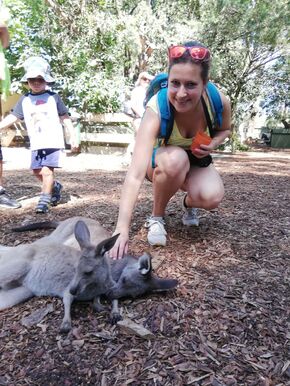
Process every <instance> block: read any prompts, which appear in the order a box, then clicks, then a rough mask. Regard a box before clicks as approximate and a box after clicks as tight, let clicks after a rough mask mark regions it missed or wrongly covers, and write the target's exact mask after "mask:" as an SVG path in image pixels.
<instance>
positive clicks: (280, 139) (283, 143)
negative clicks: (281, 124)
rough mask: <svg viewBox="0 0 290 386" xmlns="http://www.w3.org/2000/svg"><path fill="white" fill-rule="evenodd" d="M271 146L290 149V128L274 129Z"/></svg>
mask: <svg viewBox="0 0 290 386" xmlns="http://www.w3.org/2000/svg"><path fill="white" fill-rule="evenodd" d="M271 147H274V148H282V149H290V130H286V129H285V130H283V129H275V130H272V132H271Z"/></svg>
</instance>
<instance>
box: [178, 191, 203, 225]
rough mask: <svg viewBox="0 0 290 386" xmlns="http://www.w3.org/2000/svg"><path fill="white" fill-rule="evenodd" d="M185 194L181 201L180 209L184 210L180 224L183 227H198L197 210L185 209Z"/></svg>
mask: <svg viewBox="0 0 290 386" xmlns="http://www.w3.org/2000/svg"><path fill="white" fill-rule="evenodd" d="M186 196H187V194H186V195H185V196H184V198H183V200H182V209H183V210H184V214H183V216H182V223H183V225H186V226H188V227H190V226H196V227H198V226H199V218H198V215H197V209H196V208H187V207H186V206H185V199H186Z"/></svg>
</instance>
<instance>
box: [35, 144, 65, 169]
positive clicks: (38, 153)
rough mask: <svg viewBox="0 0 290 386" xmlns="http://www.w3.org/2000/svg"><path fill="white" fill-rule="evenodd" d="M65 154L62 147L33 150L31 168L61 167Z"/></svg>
mask: <svg viewBox="0 0 290 386" xmlns="http://www.w3.org/2000/svg"><path fill="white" fill-rule="evenodd" d="M63 156H64V153H63V150H60V149H40V150H32V152H31V165H30V168H31V169H32V170H34V169H41V168H42V167H43V166H47V167H49V168H61V167H62V163H63Z"/></svg>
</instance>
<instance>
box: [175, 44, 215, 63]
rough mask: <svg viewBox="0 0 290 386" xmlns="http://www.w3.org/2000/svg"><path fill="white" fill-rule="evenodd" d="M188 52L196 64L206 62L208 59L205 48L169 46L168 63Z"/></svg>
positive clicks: (207, 52)
mask: <svg viewBox="0 0 290 386" xmlns="http://www.w3.org/2000/svg"><path fill="white" fill-rule="evenodd" d="M187 51H188V52H189V54H190V56H191V57H192V59H193V60H196V61H198V62H206V61H208V60H209V59H210V53H209V50H208V49H207V48H205V47H196V46H194V47H186V46H182V45H181V46H171V47H169V48H168V57H169V61H172V60H173V59H177V58H181V57H182V56H183V55H184V53H185V52H187Z"/></svg>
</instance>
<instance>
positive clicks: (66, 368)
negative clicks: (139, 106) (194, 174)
mask: <svg viewBox="0 0 290 386" xmlns="http://www.w3.org/2000/svg"><path fill="white" fill-rule="evenodd" d="M76 159H77V158H76ZM79 160H80V159H79ZM84 162H85V161H84ZM99 162H101V161H100V159H99ZM103 162H104V163H103V165H113V161H111V162H108V158H106V159H105V160H103ZM96 163H97V161H96V159H95V158H94V161H92V159H90V160H88V161H87V164H86V167H84V166H80V164H81V163H80V162H78V161H75V160H74V167H72V165H73V162H71V163H70V167H69V168H65V169H64V170H62V171H60V172H59V173H58V177H59V178H60V180H61V181H62V182H63V183H64V186H65V200H64V201H66V202H64V203H62V204H61V205H59V206H58V207H56V208H53V209H52V211H51V212H50V213H49V214H48V215H44V216H43V217H42V218H51V219H65V218H68V217H70V216H74V215H84V216H87V217H92V218H96V219H97V220H99V221H100V222H101V223H102V224H104V226H105V227H106V228H107V229H109V230H111V231H112V230H113V229H114V225H115V221H116V218H117V210H118V200H119V197H120V189H121V184H122V181H123V179H124V176H125V170H124V168H123V167H122V165H121V163H120V162H119V163H118V167H116V166H115V167H114V169H117V170H104V168H105V167H104V166H103V170H99V169H95V168H94V167H93V165H95V164H96ZM215 165H216V167H217V168H218V170H219V171H220V173H221V174H222V177H223V180H224V182H225V187H226V196H225V199H224V201H223V203H222V204H221V206H220V208H219V209H218V211H213V212H205V211H203V212H201V213H200V214H201V225H200V227H199V228H198V229H187V228H185V227H183V226H181V222H180V219H181V215H182V213H181V197H182V196H181V195H180V194H177V195H176V197H174V199H172V201H171V202H170V204H169V206H168V211H167V217H166V222H167V230H168V235H169V241H168V246H167V247H166V248H165V249H162V248H155V249H153V248H150V247H148V245H147V243H146V231H145V229H144V228H143V224H144V220H145V218H146V216H147V215H149V214H150V210H151V205H152V195H151V185H150V184H149V183H148V182H145V183H144V185H143V187H142V190H141V193H140V198H139V201H138V205H137V206H136V210H135V213H134V218H133V222H132V229H131V235H130V236H131V241H132V242H131V245H130V248H131V252H133V253H135V254H140V253H141V252H143V251H144V250H146V249H147V250H149V251H150V252H151V253H152V254H153V255H154V256H155V259H156V260H158V262H159V263H158V264H159V267H158V269H157V272H158V274H159V275H161V276H172V277H175V278H178V279H179V281H180V285H179V287H178V289H177V290H176V292H174V293H172V294H170V295H169V294H168V295H167V296H161V295H154V296H150V297H148V298H142V299H138V300H135V301H133V302H132V301H131V300H124V301H123V302H122V307H123V315H124V316H127V317H129V318H130V319H132V320H134V321H135V322H136V323H139V324H141V325H143V326H144V327H146V328H148V329H149V330H151V331H152V332H153V333H154V338H153V339H150V340H143V339H141V338H140V337H137V336H130V335H128V334H127V333H124V332H123V331H122V330H121V329H120V328H119V327H117V326H111V325H110V324H109V322H108V315H109V314H108V313H106V312H104V313H102V314H100V315H96V314H94V313H93V311H92V309H91V307H90V305H88V304H76V305H75V306H74V311H73V320H74V330H73V331H72V332H71V333H70V334H69V335H68V336H64V335H60V334H59V332H58V328H59V324H60V321H61V319H62V312H63V308H62V304H61V301H60V300H58V299H53V298H39V299H31V300H30V301H28V302H26V303H24V304H22V305H20V306H16V307H14V308H12V309H10V310H6V311H2V312H1V313H0V316H1V320H0V358H1V361H0V385H11V386H12V385H13V386H14V385H45V386H47V385H66V386H70V385H72V386H74V385H102V386H105V385H108V386H111V385H122V386H123V385H134V386H139V385H152V386H153V385H172V386H176V385H180V386H181V385H212V386H224V385H238V386H243V385H245V386H249V385H253V386H256V385H261V386H278V385H280V386H282V385H289V384H290V357H289V350H290V344H289V341H290V322H289V316H290V315H289V314H290V301H289V296H290V295H289V294H290V288H289V287H290V266H289V261H290V244H289V240H290V193H289V192H290V173H289V172H290V156H289V153H288V152H275V153H254V154H251V153H243V154H239V155H235V156H226V157H219V158H216V159H215ZM93 169H94V170H93ZM5 176H6V179H7V187H8V190H10V191H13V192H15V194H14V196H16V197H17V198H20V197H22V198H23V200H24V201H23V202H24V207H23V208H22V209H20V210H12V211H11V210H9V211H7V210H2V211H0V216H1V224H0V244H5V245H17V244H19V243H22V242H28V241H30V240H32V239H35V238H38V237H39V236H40V235H44V234H45V232H44V231H41V232H40V231H39V232H35V233H32V234H31V233H24V234H13V233H11V232H10V231H9V229H10V227H11V225H12V224H15V223H18V224H19V223H21V222H23V221H24V220H28V221H34V220H35V219H36V218H37V219H39V216H36V215H35V214H34V201H33V200H35V195H36V194H37V193H38V190H39V187H38V184H37V182H36V181H35V180H34V179H33V177H32V176H31V175H30V174H29V172H26V171H23V170H6V173H5ZM47 305H52V307H53V312H50V313H49V314H48V315H47V316H45V317H44V319H43V320H42V321H41V322H40V323H38V324H37V325H34V326H32V327H25V326H24V325H23V324H22V323H21V320H22V318H23V317H24V316H27V315H29V314H31V313H32V312H33V311H35V310H36V309H38V308H42V307H47Z"/></svg>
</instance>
